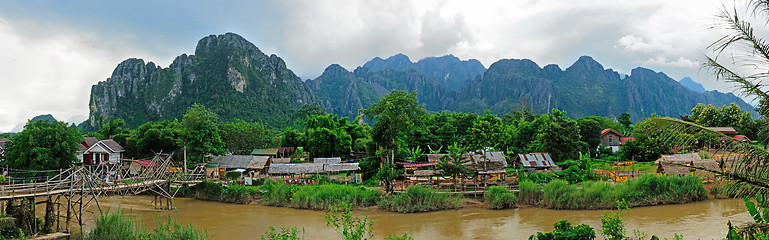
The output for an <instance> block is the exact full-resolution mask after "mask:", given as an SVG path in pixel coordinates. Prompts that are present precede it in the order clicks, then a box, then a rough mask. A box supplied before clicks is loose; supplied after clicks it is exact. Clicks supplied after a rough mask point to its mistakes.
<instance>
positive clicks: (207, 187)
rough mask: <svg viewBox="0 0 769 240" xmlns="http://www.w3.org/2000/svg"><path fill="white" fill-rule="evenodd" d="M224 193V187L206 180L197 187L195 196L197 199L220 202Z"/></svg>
mask: <svg viewBox="0 0 769 240" xmlns="http://www.w3.org/2000/svg"><path fill="white" fill-rule="evenodd" d="M222 191H224V187H222V184H221V183H217V182H213V181H207V180H204V181H203V182H201V183H200V184H198V185H197V186H195V194H194V196H195V199H200V200H209V201H219V200H221V197H222Z"/></svg>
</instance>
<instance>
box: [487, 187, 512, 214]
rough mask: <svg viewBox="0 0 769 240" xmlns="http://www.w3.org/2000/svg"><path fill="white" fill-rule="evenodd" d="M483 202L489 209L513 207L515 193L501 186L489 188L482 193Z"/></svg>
mask: <svg viewBox="0 0 769 240" xmlns="http://www.w3.org/2000/svg"><path fill="white" fill-rule="evenodd" d="M483 201H484V202H486V205H487V206H489V208H491V209H505V208H512V207H515V193H513V192H512V191H510V189H507V188H506V187H501V186H491V187H488V188H486V191H485V192H484V193H483Z"/></svg>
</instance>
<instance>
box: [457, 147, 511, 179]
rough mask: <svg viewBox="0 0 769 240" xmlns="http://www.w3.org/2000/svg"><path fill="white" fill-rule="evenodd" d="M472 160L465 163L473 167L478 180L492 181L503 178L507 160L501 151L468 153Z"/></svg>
mask: <svg viewBox="0 0 769 240" xmlns="http://www.w3.org/2000/svg"><path fill="white" fill-rule="evenodd" d="M470 159H471V160H472V161H470V162H469V164H468V165H467V166H468V167H469V168H470V169H473V170H474V171H475V174H476V178H478V180H479V181H494V180H504V179H505V168H506V167H507V160H506V159H505V154H504V153H503V152H486V154H485V156H484V155H483V154H479V153H474V154H470Z"/></svg>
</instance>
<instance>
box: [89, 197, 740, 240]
mask: <svg viewBox="0 0 769 240" xmlns="http://www.w3.org/2000/svg"><path fill="white" fill-rule="evenodd" d="M151 201H152V197H150V196H130V197H113V198H109V199H107V200H105V201H102V202H101V206H102V208H103V209H107V208H109V209H113V210H114V209H125V210H129V209H130V211H129V214H130V215H134V216H139V217H140V218H141V219H142V220H143V221H144V222H145V223H154V219H155V217H154V215H155V213H157V214H160V215H161V216H162V215H165V214H169V213H170V214H172V215H174V216H176V217H178V219H179V221H180V222H182V223H185V224H192V225H194V226H197V227H202V228H205V229H206V230H207V231H208V233H209V235H210V236H212V237H213V238H214V239H258V237H259V236H260V235H261V234H263V233H264V232H265V231H266V230H267V229H268V226H274V227H276V228H278V229H279V228H280V227H284V226H285V227H291V226H299V227H300V228H304V231H305V236H306V238H307V239H336V233H335V232H334V231H333V230H332V229H331V228H329V227H327V226H326V221H325V219H324V213H323V212H320V211H311V210H298V209H291V208H277V207H266V206H260V205H236V204H224V203H217V202H207V201H198V200H192V199H186V198H177V199H175V200H174V206H175V207H176V208H177V209H176V210H174V211H170V212H168V211H158V210H155V209H154V206H153V204H152V202H151ZM603 212H605V211H604V210H579V211H574V210H549V209H540V208H524V209H510V210H496V211H494V210H486V209H478V208H468V209H461V210H449V211H439V212H431V213H417V214H398V213H390V212H382V211H373V210H369V211H356V212H355V213H356V214H357V215H367V216H368V217H369V219H371V220H374V221H375V223H374V235H375V239H382V238H383V237H384V236H386V235H387V233H388V232H392V233H395V234H399V235H402V234H403V233H408V234H409V235H411V236H413V237H414V239H489V238H497V239H527V238H528V236H529V235H531V234H535V233H536V232H538V231H551V230H553V227H552V225H553V223H554V222H557V221H559V220H561V219H566V220H569V221H570V222H572V224H574V225H577V224H582V223H586V224H589V225H590V226H592V227H594V228H600V225H601V219H600V218H601V214H602V213H603ZM623 219H625V222H626V223H627V229H628V233H629V234H632V229H638V230H640V231H642V232H646V233H648V234H650V235H651V234H655V235H658V236H660V237H662V238H665V237H667V238H671V237H672V236H673V233H679V234H682V235H683V236H684V237H685V239H697V238H701V239H722V238H723V237H724V236H725V235H726V223H727V221H728V220H731V221H732V223H734V224H741V223H745V222H748V221H750V219H751V218H750V216H749V215H748V213H747V212H746V210H745V207H744V206H743V204H742V200H740V199H729V200H708V201H706V202H700V203H691V204H683V205H666V206H655V207H641V208H634V209H630V211H629V212H628V213H627V215H626V216H625V217H624V218H623ZM597 232H598V231H597ZM597 234H598V235H600V233H597ZM599 239H600V237H599Z"/></svg>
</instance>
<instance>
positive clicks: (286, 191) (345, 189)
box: [261, 181, 381, 210]
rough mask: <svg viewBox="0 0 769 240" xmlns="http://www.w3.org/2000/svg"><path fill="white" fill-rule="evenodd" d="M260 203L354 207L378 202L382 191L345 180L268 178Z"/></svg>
mask: <svg viewBox="0 0 769 240" xmlns="http://www.w3.org/2000/svg"><path fill="white" fill-rule="evenodd" d="M261 188H262V189H263V190H264V193H263V194H262V199H261V203H262V204H263V205H269V206H288V207H294V208H307V209H314V210H323V209H327V208H328V206H335V205H339V204H340V203H346V204H349V205H350V206H351V207H367V206H372V205H375V204H376V202H377V201H378V200H379V197H380V196H381V192H379V191H376V190H373V189H370V188H367V187H363V186H353V185H343V184H332V183H326V184H319V185H301V186H298V185H288V184H285V183H283V182H271V181H268V182H267V183H265V184H264V185H263V186H262V187H261Z"/></svg>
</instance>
